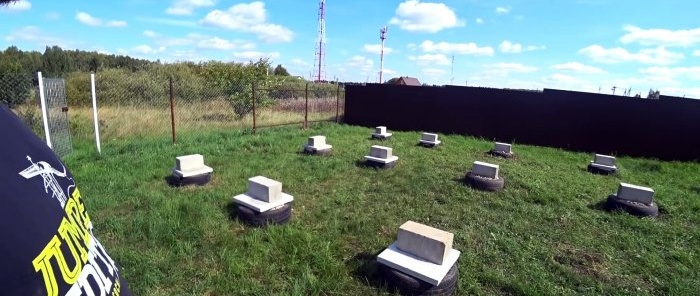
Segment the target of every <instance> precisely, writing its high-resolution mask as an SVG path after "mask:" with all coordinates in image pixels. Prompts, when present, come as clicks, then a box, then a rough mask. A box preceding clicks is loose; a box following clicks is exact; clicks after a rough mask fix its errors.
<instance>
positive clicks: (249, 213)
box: [236, 202, 292, 226]
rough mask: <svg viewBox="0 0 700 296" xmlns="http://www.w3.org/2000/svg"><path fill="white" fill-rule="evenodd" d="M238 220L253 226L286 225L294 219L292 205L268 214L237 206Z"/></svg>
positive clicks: (269, 211)
mask: <svg viewBox="0 0 700 296" xmlns="http://www.w3.org/2000/svg"><path fill="white" fill-rule="evenodd" d="M236 214H237V215H238V219H240V220H241V221H243V223H246V224H248V225H251V226H264V225H267V224H284V223H287V222H289V220H290V219H291V218H292V203H291V202H289V203H286V204H284V205H281V206H279V207H277V208H274V209H270V210H268V211H266V212H262V213H258V212H257V211H255V210H253V209H251V208H249V207H247V206H244V205H241V204H237V205H236Z"/></svg>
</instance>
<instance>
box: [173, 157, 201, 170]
mask: <svg viewBox="0 0 700 296" xmlns="http://www.w3.org/2000/svg"><path fill="white" fill-rule="evenodd" d="M203 166H204V156H202V155H201V154H191V155H184V156H178V157H176V158H175V169H177V170H178V171H191V170H197V169H201V168H202V167H203Z"/></svg>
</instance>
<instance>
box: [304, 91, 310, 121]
mask: <svg viewBox="0 0 700 296" xmlns="http://www.w3.org/2000/svg"><path fill="white" fill-rule="evenodd" d="M304 98H305V100H306V103H305V106H304V128H308V127H309V125H308V124H309V84H308V83H307V84H306V91H305V92H304Z"/></svg>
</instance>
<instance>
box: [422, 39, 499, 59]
mask: <svg viewBox="0 0 700 296" xmlns="http://www.w3.org/2000/svg"><path fill="white" fill-rule="evenodd" d="M420 48H421V50H423V51H424V52H438V53H444V54H451V53H455V54H468V55H483V56H492V55H493V53H494V50H493V48H492V47H489V46H486V47H479V46H478V45H476V43H473V42H470V43H448V42H438V43H434V42H432V41H430V40H426V41H423V43H421V44H420Z"/></svg>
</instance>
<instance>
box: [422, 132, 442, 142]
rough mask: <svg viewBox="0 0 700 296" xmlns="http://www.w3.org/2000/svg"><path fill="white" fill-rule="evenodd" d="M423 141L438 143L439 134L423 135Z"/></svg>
mask: <svg viewBox="0 0 700 296" xmlns="http://www.w3.org/2000/svg"><path fill="white" fill-rule="evenodd" d="M420 139H421V141H424V142H437V141H438V135H437V134H431V133H423V134H422V135H421V136H420Z"/></svg>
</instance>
